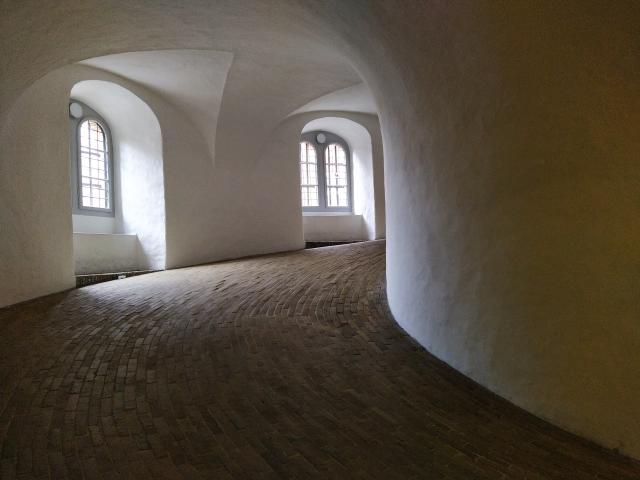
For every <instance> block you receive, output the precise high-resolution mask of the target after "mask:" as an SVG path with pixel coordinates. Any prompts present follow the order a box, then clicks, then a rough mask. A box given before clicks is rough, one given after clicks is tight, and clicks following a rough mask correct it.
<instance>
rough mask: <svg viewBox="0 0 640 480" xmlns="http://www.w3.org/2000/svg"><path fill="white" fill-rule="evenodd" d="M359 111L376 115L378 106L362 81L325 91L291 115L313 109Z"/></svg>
mask: <svg viewBox="0 0 640 480" xmlns="http://www.w3.org/2000/svg"><path fill="white" fill-rule="evenodd" d="M329 110H333V111H342V112H359V113H370V114H373V115H377V113H378V107H377V106H376V101H375V99H374V98H373V94H372V93H371V90H369V87H367V85H366V84H365V83H364V82H362V83H358V84H356V85H351V86H350V87H346V88H341V89H340V90H336V91H335V92H331V93H327V94H326V95H323V96H321V97H319V98H316V99H315V100H311V101H310V102H309V103H307V104H306V105H303V106H302V107H300V108H298V109H297V110H296V111H295V112H293V113H292V115H294V114H296V113H303V112H313V111H329Z"/></svg>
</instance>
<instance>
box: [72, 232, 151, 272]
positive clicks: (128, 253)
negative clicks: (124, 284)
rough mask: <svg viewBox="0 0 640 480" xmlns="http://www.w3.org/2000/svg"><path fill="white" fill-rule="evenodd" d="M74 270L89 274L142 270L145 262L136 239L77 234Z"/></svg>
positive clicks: (75, 237) (135, 237) (108, 235)
mask: <svg viewBox="0 0 640 480" xmlns="http://www.w3.org/2000/svg"><path fill="white" fill-rule="evenodd" d="M73 259H74V270H75V273H76V274H77V275H83V274H89V273H111V272H130V271H133V270H143V269H144V265H145V264H146V258H145V256H144V253H143V251H142V249H141V248H140V243H139V241H138V237H137V236H136V235H127V234H104V233H74V234H73Z"/></svg>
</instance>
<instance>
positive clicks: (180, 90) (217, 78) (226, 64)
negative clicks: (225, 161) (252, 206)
mask: <svg viewBox="0 0 640 480" xmlns="http://www.w3.org/2000/svg"><path fill="white" fill-rule="evenodd" d="M232 59H233V54H231V53H228V52H218V51H213V50H154V51H148V52H130V53H120V54H115V55H107V56H104V57H97V58H92V59H89V60H84V61H82V62H80V63H82V64H85V65H89V66H91V67H95V68H100V69H102V70H106V71H108V72H111V73H114V74H116V75H120V76H122V77H125V78H127V79H129V80H132V81H134V82H136V83H139V84H140V85H142V86H144V87H146V88H147V89H149V90H151V91H153V92H154V93H156V94H158V95H160V96H162V97H164V99H165V100H167V101H169V102H170V103H172V104H173V105H174V106H175V107H177V108H178V109H180V110H182V112H183V113H185V114H186V115H187V116H188V117H189V118H190V119H191V121H192V122H193V123H194V125H196V126H197V128H198V129H199V130H200V132H201V134H202V136H203V137H204V139H205V141H206V143H207V145H208V147H209V149H210V151H211V152H213V149H214V145H215V133H216V126H217V123H218V114H219V112H220V104H221V103H222V95H223V90H224V84H225V81H226V78H227V73H228V72H229V68H230V67H231V62H232Z"/></svg>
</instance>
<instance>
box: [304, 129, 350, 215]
mask: <svg viewBox="0 0 640 480" xmlns="http://www.w3.org/2000/svg"><path fill="white" fill-rule="evenodd" d="M320 133H322V134H323V135H324V136H325V137H326V140H325V142H324V143H318V141H317V139H316V137H317V136H318V134H320ZM302 142H309V143H310V144H311V145H312V146H313V148H315V150H316V169H317V178H318V204H319V205H318V206H317V207H305V206H302V211H303V212H304V213H314V212H316V213H353V170H352V165H353V164H352V162H351V149H350V148H349V144H348V143H347V142H346V140H345V139H344V138H342V137H340V136H338V135H336V134H335V133H331V132H327V131H325V130H314V131H312V132H306V133H303V134H302V135H301V136H300V141H299V142H298V171H299V172H300V168H301V161H300V160H301V159H300V144H301V143H302ZM333 143H335V144H338V145H340V146H341V147H342V148H343V149H344V152H345V157H346V160H347V201H348V203H349V205H348V206H346V207H329V206H327V179H326V171H327V170H326V163H325V155H326V150H327V147H328V146H329V145H331V144H333ZM298 184H299V185H300V186H301V185H302V183H301V174H299V175H298ZM299 192H300V204H302V190H301V188H300V187H299Z"/></svg>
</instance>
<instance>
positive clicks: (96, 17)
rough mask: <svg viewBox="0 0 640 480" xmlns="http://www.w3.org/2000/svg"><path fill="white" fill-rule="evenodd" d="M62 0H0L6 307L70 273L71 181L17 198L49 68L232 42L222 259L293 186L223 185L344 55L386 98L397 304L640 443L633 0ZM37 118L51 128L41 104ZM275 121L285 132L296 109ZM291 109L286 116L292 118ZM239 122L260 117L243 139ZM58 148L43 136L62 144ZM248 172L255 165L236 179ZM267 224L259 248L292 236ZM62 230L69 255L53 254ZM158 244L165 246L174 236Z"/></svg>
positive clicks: (432, 335)
mask: <svg viewBox="0 0 640 480" xmlns="http://www.w3.org/2000/svg"><path fill="white" fill-rule="evenodd" d="M73 5H74V3H73V2H70V1H60V2H57V3H56V5H54V6H51V8H47V9H43V8H41V5H40V2H36V1H30V0H27V1H20V2H17V1H9V2H5V3H3V5H2V7H1V8H2V12H1V13H2V14H1V15H0V31H2V32H3V35H2V39H1V40H0V41H1V42H2V43H1V44H0V71H1V72H2V84H1V90H0V128H1V131H0V140H1V141H2V142H1V144H0V145H1V146H0V149H1V150H0V153H1V154H2V156H1V157H0V158H1V161H2V166H1V168H2V175H1V176H0V177H1V180H0V181H1V182H2V184H1V185H2V190H1V191H0V193H1V195H2V197H1V205H2V209H1V213H0V215H2V217H1V218H2V224H1V226H2V228H3V236H2V238H1V239H0V242H1V243H0V247H1V251H2V252H3V255H5V254H6V253H8V254H9V255H10V256H11V258H14V257H16V258H19V257H20V256H22V258H23V259H24V262H22V263H20V264H17V265H13V264H10V265H9V266H8V267H7V265H6V263H5V262H6V261H5V259H4V257H3V266H2V276H1V277H0V284H2V285H3V289H2V303H11V302H12V301H17V300H19V299H24V298H29V297H30V296H35V295H38V294H41V293H47V292H50V291H53V290H55V289H56V288H57V289H60V288H64V287H65V286H68V285H69V281H68V276H67V275H66V274H65V272H66V273H69V272H70V271H71V269H72V264H71V262H70V261H68V260H70V258H71V254H70V251H71V247H70V244H71V241H70V240H71V221H70V213H69V212H68V211H66V212H65V211H64V205H67V204H68V201H67V200H68V196H67V194H66V192H65V191H64V189H60V191H58V190H57V189H55V188H51V189H49V190H47V189H46V188H45V189H44V190H43V193H42V194H40V195H39V198H38V199H37V200H35V201H34V200H33V198H32V196H30V194H29V193H30V190H29V189H30V188H32V189H34V188H35V189H41V187H43V186H45V185H48V184H50V183H51V182H52V177H51V176H50V175H47V176H46V182H45V180H44V178H42V177H41V176H40V172H41V170H40V169H39V168H38V166H39V164H42V163H43V162H44V158H45V155H46V158H47V159H48V158H51V148H49V145H46V144H42V142H43V141H42V140H40V139H38V138H30V139H28V138H25V141H24V142H22V141H20V142H16V140H15V138H16V137H14V134H17V135H25V136H28V135H30V134H29V133H27V132H25V133H21V132H17V131H16V130H15V125H16V121H17V120H24V121H26V119H27V118H28V116H29V112H21V111H20V108H19V107H20V106H21V105H24V104H25V102H28V97H32V96H37V95H40V94H41V93H40V92H37V91H34V90H32V88H33V86H34V85H35V84H36V81H37V80H38V79H39V78H41V77H43V76H44V75H45V74H47V72H52V71H53V70H54V69H55V68H57V67H62V66H64V65H67V64H70V63H72V62H75V61H79V60H82V59H86V58H90V57H95V56H99V55H105V54H108V53H118V52H127V51H139V50H149V49H167V48H188V49H194V48H210V49H214V50H222V51H227V52H232V53H234V62H233V65H232V67H231V68H230V70H229V74H228V76H227V83H226V85H225V92H224V98H223V101H222V105H221V110H220V115H219V118H218V129H217V139H216V165H218V161H219V160H223V161H222V162H221V170H220V173H221V177H222V178H224V177H225V175H227V174H228V175H229V178H231V179H233V180H232V181H230V182H229V184H225V185H222V189H221V190H220V191H221V192H222V193H221V196H220V198H221V199H224V200H225V203H223V204H217V205H216V206H215V207H214V208H216V209H218V210H219V211H220V212H222V211H224V212H225V213H228V214H229V216H227V218H233V217H231V215H240V216H238V217H237V218H238V219H239V220H238V223H240V224H241V225H243V227H242V228H240V227H238V226H236V225H235V224H234V225H231V226H230V228H229V232H228V234H227V235H226V236H223V238H222V239H217V242H218V246H220V249H219V250H218V252H220V253H221V255H227V254H228V255H234V254H237V253H240V252H246V251H250V250H252V249H254V250H256V251H257V250H259V246H258V245H256V244H253V243H251V242H247V243H245V242H244V241H243V242H242V244H241V247H237V248H236V247H235V245H234V241H235V242H238V240H239V239H240V238H242V237H241V236H240V235H241V234H242V233H246V232H247V231H249V230H248V229H247V228H245V226H248V225H251V224H253V225H254V227H255V230H253V237H259V236H260V233H262V231H263V230H264V229H265V224H267V223H269V220H268V217H264V216H263V215H264V214H265V213H266V214H268V213H270V212H271V211H272V210H269V208H267V206H266V205H272V206H273V203H271V202H273V201H274V200H275V201H280V200H282V199H284V197H285V196H286V195H285V196H282V197H280V196H279V195H278V196H277V197H276V198H275V199H272V198H270V197H269V195H268V194H266V193H261V194H258V195H256V198H255V200H256V202H255V203H254V202H253V201H251V202H247V205H244V206H242V208H239V207H236V206H235V205H230V204H231V203H232V200H230V199H231V198H235V197H234V196H232V195H231V194H232V193H235V192H237V191H244V190H242V188H244V187H258V186H259V180H260V179H261V178H262V177H263V174H264V175H266V176H269V175H272V177H271V179H272V180H274V185H275V186H283V187H284V188H287V184H285V182H286V180H287V179H286V178H285V177H282V181H283V183H282V184H278V183H276V182H277V180H278V178H274V177H277V176H276V175H275V174H273V173H272V170H270V169H269V167H272V166H273V165H269V164H263V163H262V161H261V160H257V159H258V158H263V157H262V156H261V155H259V154H258V153H257V152H259V151H260V150H261V147H260V146H261V145H262V144H264V143H265V139H266V138H267V137H268V135H269V134H270V133H271V131H272V130H273V129H274V128H275V126H276V125H277V120H276V119H278V118H284V117H285V116H286V115H288V114H289V113H290V112H293V111H295V109H297V108H299V107H300V106H302V105H304V104H306V103H308V102H309V101H310V100H312V99H314V98H318V97H319V96H321V95H323V94H326V93H329V92H331V91H335V90H336V89H340V88H345V87H348V86H350V85H354V84H355V83H358V82H359V81H360V80H359V79H358V78H357V76H356V75H355V74H353V72H350V73H345V72H346V71H347V70H348V68H347V67H346V66H345V64H346V62H345V59H348V61H349V62H350V63H351V64H352V65H353V66H354V68H355V69H356V70H357V71H358V72H359V73H360V75H361V77H362V79H364V80H365V81H366V83H367V85H368V86H369V87H370V88H371V91H372V92H373V95H374V97H375V99H376V104H377V107H378V109H379V115H380V123H381V127H382V132H383V138H384V149H385V155H384V158H385V162H386V168H385V190H386V192H385V193H386V209H387V238H388V257H387V267H388V269H387V272H388V294H389V301H390V304H391V307H392V310H393V313H394V315H395V317H396V319H397V320H398V321H399V322H400V324H401V325H402V326H403V327H404V328H406V329H407V331H408V332H409V333H411V334H412V335H413V336H415V337H416V338H417V339H418V340H419V341H420V342H421V343H422V344H424V345H425V346H426V347H427V348H428V349H429V350H430V351H432V352H433V353H435V354H436V355H437V356H438V357H440V358H442V359H443V360H445V361H446V362H447V363H449V364H450V365H452V366H454V367H455V368H457V369H459V370H460V371H462V372H464V373H465V374H467V375H469V376H470V377H472V378H474V379H475V380H477V381H479V382H480V383H482V384H483V385H486V386H487V387H489V388H490V389H492V390H493V391H495V392H497V393H499V394H500V395H502V396H504V397H506V398H508V399H510V400H511V401H513V402H515V403H516V404H518V405H520V406H522V407H524V408H526V409H528V410H530V411H531V412H533V413H535V414H537V415H540V416H542V417H544V418H547V419H549V420H551V421H552V422H555V423H556V424H558V425H560V426H562V427H564V428H567V429H569V430H571V431H573V432H576V433H579V434H582V435H584V436H587V437H589V438H592V439H594V440H596V441H598V442H600V443H602V444H603V445H606V446H609V447H618V448H620V449H621V450H622V451H623V452H626V453H628V454H631V455H634V456H636V457H640V434H639V433H638V432H640V424H639V422H640V404H639V403H638V401H637V399H638V397H640V380H639V377H638V375H637V367H638V365H639V364H640V348H639V346H640V330H639V329H638V326H637V319H638V318H639V317H640V304H639V302H638V295H637V292H638V291H639V288H640V285H639V284H638V278H639V277H638V275H637V272H638V269H639V268H640V242H639V240H640V226H639V224H638V222H637V213H638V203H639V200H638V198H639V195H640V194H639V192H640V177H639V173H638V168H637V159H638V152H640V136H638V134H637V125H638V124H640V99H639V95H640V94H639V90H638V88H637V86H638V85H639V84H640V65H639V62H640V60H639V59H640V56H639V55H638V54H637V52H638V48H639V45H640V39H639V33H638V28H637V25H638V24H640V9H638V5H637V2H634V1H627V0H620V1H618V2H605V1H596V0H586V1H573V0H572V1H567V2H555V1H551V0H543V1H540V2H535V3H530V2H520V1H514V2H488V1H479V2H468V3H464V2H458V3H452V2H438V1H424V2H405V1H399V0H371V1H369V2H343V1H338V0H327V1H326V2H323V5H322V8H318V4H317V2H312V1H306V0H300V1H288V0H273V1H270V2H258V1H250V0H239V1H235V0H234V1H221V2H215V3H211V4H205V3H201V2H195V1H193V2H192V1H184V2H179V3H178V2H175V3H171V4H167V3H158V2H153V1H151V0H147V1H145V0H141V1H140V2H136V3H135V5H134V4H132V3H125V2H121V3H118V4H117V5H112V4H106V5H105V4H103V3H100V4H98V3H97V2H95V3H94V2H92V1H89V2H88V3H87V5H86V6H85V7H86V8H83V9H79V8H74V7H73ZM92 6H93V7H95V8H91V7H92ZM25 25H29V28H24V27H25ZM105 26H108V28H105ZM70 31H73V35H69V32H70ZM30 86H31V88H29V87H30ZM54 91H55V90H54ZM62 97H64V95H60V99H58V97H57V96H55V95H54V96H53V97H51V98H48V99H47V98H43V99H42V100H44V102H45V104H46V103H47V102H49V103H51V104H52V105H51V106H52V107H55V105H53V104H55V103H57V102H59V101H60V102H61V104H60V108H59V112H60V113H58V114H57V115H58V117H55V115H54V117H55V118H59V120H60V122H64V121H65V120H66V118H64V117H65V116H66V112H65V113H62V112H64V109H65V107H66V99H63V98H62ZM62 100H64V102H62ZM40 106H41V105H40V104H39V107H40ZM41 110H42V109H41ZM44 110H45V111H46V108H45V109H44ZM53 110H56V108H53ZM56 111H58V110H56ZM33 112H34V111H31V113H33ZM38 113H40V112H38ZM159 118H160V116H159ZM30 122H40V123H42V125H41V126H42V127H44V125H46V126H47V129H54V130H55V129H58V128H60V127H59V126H58V125H50V124H49V122H48V121H46V122H45V121H43V120H42V118H41V117H39V116H35V117H32V118H31V120H30ZM284 123H286V122H283V125H281V126H280V127H278V130H279V131H280V130H281V128H282V129H285V130H286V128H287V127H288V126H289V127H291V124H287V125H284ZM293 123H294V124H295V121H294V122H293ZM31 124H33V123H31ZM223 124H225V125H223ZM303 125H304V124H303ZM294 127H300V128H301V127H302V125H294ZM294 127H291V132H287V133H289V134H293V133H296V134H297V133H299V132H300V128H297V129H296V128H294ZM246 129H248V130H250V131H253V130H255V131H256V135H255V137H253V141H252V142H247V141H246V137H245V136H244V135H243V133H242V132H243V130H246ZM164 130H165V129H164V127H163V132H164ZM296 130H297V131H296ZM280 133H283V132H282V131H281V132H280ZM60 134H61V135H63V136H65V135H66V132H65V131H62V129H61V132H60ZM20 138H24V137H20ZM282 138H289V137H287V136H283V137H282ZM38 142H41V145H39V146H38ZM26 143H29V144H30V145H31V146H30V148H29V151H28V152H25V151H24V149H25V144H26ZM38 148H40V150H38ZM58 148H59V147H58V146H55V145H54V149H53V150H54V153H55V154H56V155H57V154H59V155H60V156H64V152H62V151H57V150H56V149H58ZM269 148H271V149H272V152H268V153H273V151H275V150H281V151H283V152H286V151H287V148H288V147H287V146H285V145H272V146H270V147H269ZM292 148H295V147H292ZM32 151H33V152H35V153H39V155H32V154H31V152H32ZM220 156H222V158H220ZM165 158H166V157H165ZM18 159H21V160H23V161H17V160H18ZM240 165H243V166H242V167H240ZM257 167H264V169H263V170H260V169H259V168H257ZM236 169H238V170H236ZM241 169H249V170H250V171H252V172H253V171H255V172H256V176H255V177H250V179H247V180H236V178H237V176H238V175H235V174H234V173H238V172H240V171H241ZM63 170H64V168H63ZM44 172H45V173H47V174H53V175H54V177H53V178H54V179H55V178H58V177H57V175H59V181H60V184H61V185H62V184H64V182H65V181H66V179H67V178H68V175H67V174H68V171H64V172H62V171H61V170H60V169H58V168H57V167H56V166H55V165H48V166H45V170H44ZM18 178H19V179H21V180H19V181H18V180H16V179H18ZM165 178H166V179H167V182H168V181H169V180H168V178H169V177H168V175H167V174H166V169H165ZM221 181H222V182H224V180H221ZM296 190H297V188H296ZM31 191H32V190H31ZM296 193H297V192H296ZM166 194H167V196H168V195H169V193H168V191H167V192H166ZM287 195H288V194H287ZM203 196H204V194H203ZM287 198H288V197H287ZM25 202H27V203H25ZM34 203H35V207H43V208H42V209H38V208H34V209H33V210H34V212H35V213H29V214H28V215H27V214H26V212H27V207H26V206H25V205H28V206H29V207H28V208H29V211H31V210H30V209H31V207H32V206H33V205H34ZM48 205H53V206H58V205H60V206H61V208H60V209H58V208H47V206H48ZM254 206H258V207H260V208H259V209H258V210H256V212H257V213H256V214H254V215H255V216H254V215H252V213H251V212H252V208H253V207H254ZM171 208H172V207H170V206H169V205H167V228H169V221H170V219H169V211H170V209H171ZM285 208H289V207H285ZM291 208H293V207H291ZM273 209H274V210H275V207H273ZM21 214H22V215H24V217H25V218H28V220H23V219H21V218H20V215H21ZM224 217H225V215H222V216H221V217H220V218H224ZM279 218H281V219H282V220H275V221H274V222H273V223H269V224H270V225H273V226H274V227H276V228H274V230H273V235H274V236H275V237H277V235H278V234H277V230H276V229H277V227H278V226H279V225H278V223H279V222H280V221H282V225H281V226H283V227H286V228H287V229H288V228H290V229H291V230H289V237H290V238H291V235H295V233H292V232H296V231H299V232H301V225H300V224H301V218H300V217H299V216H298V220H297V221H296V220H292V221H291V222H288V221H285V220H284V219H285V218H289V216H288V215H284V216H283V217H279ZM292 218H293V217H292ZM296 222H297V224H296ZM55 225H66V228H63V229H59V228H58V227H55ZM49 227H53V228H49ZM5 231H6V232H7V234H5V233H4V232H5ZM271 233H272V232H271V231H269V235H265V237H266V238H267V239H268V240H271V241H273V243H269V242H268V247H266V248H271V247H273V246H274V245H276V244H277V245H279V246H281V247H285V246H290V245H291V244H293V243H296V242H291V244H287V243H286V242H285V241H282V242H280V241H279V240H282V239H283V238H279V237H278V238H273V239H271V238H270V235H271ZM45 234H46V235H45ZM283 237H284V234H283ZM260 241H262V239H260ZM54 242H58V244H57V246H58V248H59V250H60V254H59V255H53V254H52V253H50V251H51V248H50V247H51V245H54V244H56V243H54ZM167 242H168V243H167V245H168V254H169V250H170V249H169V245H170V243H169V232H168V235H167ZM256 242H257V241H256ZM32 280H34V283H32V282H31V281H32ZM4 285H9V287H4Z"/></svg>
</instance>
